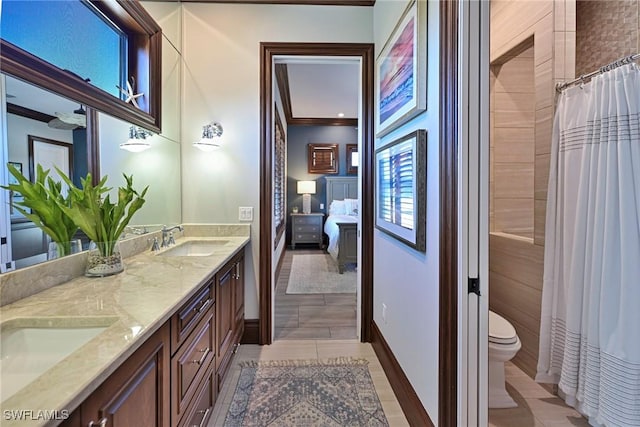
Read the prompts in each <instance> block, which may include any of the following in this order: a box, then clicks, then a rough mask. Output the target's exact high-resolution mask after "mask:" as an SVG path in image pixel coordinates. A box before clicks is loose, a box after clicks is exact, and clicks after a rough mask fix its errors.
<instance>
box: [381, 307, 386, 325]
mask: <svg viewBox="0 0 640 427" xmlns="http://www.w3.org/2000/svg"><path fill="white" fill-rule="evenodd" d="M382 323H384V324H385V325H386V324H387V304H385V303H382Z"/></svg>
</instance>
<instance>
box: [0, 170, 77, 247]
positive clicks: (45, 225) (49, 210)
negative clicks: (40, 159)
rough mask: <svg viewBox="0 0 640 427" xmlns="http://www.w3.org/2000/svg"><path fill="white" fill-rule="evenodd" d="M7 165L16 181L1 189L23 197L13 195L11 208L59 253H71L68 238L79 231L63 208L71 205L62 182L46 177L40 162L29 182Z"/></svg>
mask: <svg viewBox="0 0 640 427" xmlns="http://www.w3.org/2000/svg"><path fill="white" fill-rule="evenodd" d="M7 167H8V168H9V172H10V173H11V175H13V176H14V178H15V179H16V180H17V181H18V183H17V184H9V185H7V186H3V187H2V188H5V189H7V190H11V191H13V192H14V193H20V194H21V195H22V197H23V198H22V200H16V199H15V198H13V201H12V205H13V208H14V209H15V210H17V211H18V212H20V213H21V214H22V215H24V216H25V217H26V218H27V219H29V220H30V221H32V222H33V223H34V224H35V225H36V226H37V227H39V228H40V229H41V230H42V231H44V232H45V233H46V234H47V235H48V236H49V237H51V240H53V241H54V242H56V243H57V245H58V255H59V256H64V255H68V254H70V253H71V239H72V238H73V235H74V234H75V233H76V231H78V226H77V225H76V224H75V222H74V221H73V219H72V218H70V217H69V216H68V215H67V214H66V213H65V209H69V208H70V207H71V196H70V194H67V195H65V194H63V191H62V183H61V182H57V181H54V180H53V179H52V178H51V177H50V176H48V175H49V169H47V170H44V169H43V168H42V166H41V165H37V170H36V180H35V182H31V181H29V180H28V179H27V178H26V177H25V176H24V175H22V174H21V173H20V171H18V169H16V168H15V167H14V166H13V165H12V164H8V165H7ZM58 173H60V171H58Z"/></svg>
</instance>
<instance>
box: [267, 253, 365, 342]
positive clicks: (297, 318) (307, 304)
mask: <svg viewBox="0 0 640 427" xmlns="http://www.w3.org/2000/svg"><path fill="white" fill-rule="evenodd" d="M321 253H326V252H325V251H323V250H320V249H296V250H291V249H287V250H286V251H285V254H284V259H283V261H282V268H281V269H280V275H279V276H278V280H277V282H276V300H275V308H274V311H275V340H281V339H287V340H289V339H348V338H356V336H357V335H356V294H296V295H287V293H286V292H287V284H288V283H289V274H290V272H291V263H292V261H293V255H294V254H302V255H304V254H321Z"/></svg>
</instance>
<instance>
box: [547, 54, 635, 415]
mask: <svg viewBox="0 0 640 427" xmlns="http://www.w3.org/2000/svg"><path fill="white" fill-rule="evenodd" d="M547 197H548V199H547V217H546V230H545V253H544V283H543V292H542V319H541V325H540V353H539V357H538V374H537V377H536V380H537V381H539V382H551V383H557V384H558V386H559V388H560V390H561V392H562V393H564V394H565V395H566V396H565V400H566V401H567V403H569V404H570V405H572V406H574V407H575V408H576V409H578V410H579V411H580V412H581V413H583V414H585V415H587V416H588V417H589V421H590V423H591V424H593V425H606V426H624V427H630V426H640V69H639V68H638V67H637V66H636V65H635V64H629V65H625V66H622V67H619V68H616V69H614V70H612V71H608V72H605V73H603V74H601V75H599V76H597V77H595V78H593V79H592V80H591V82H589V83H588V84H585V85H584V86H583V87H580V86H576V87H571V88H569V89H566V90H565V91H564V92H563V93H562V94H561V95H560V97H559V100H558V105H557V108H556V116H555V121H554V129H553V140H552V147H551V164H550V171H549V191H548V195H547Z"/></svg>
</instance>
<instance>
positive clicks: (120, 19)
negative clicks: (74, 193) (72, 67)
mask: <svg viewBox="0 0 640 427" xmlns="http://www.w3.org/2000/svg"><path fill="white" fill-rule="evenodd" d="M90 3H91V4H92V5H94V6H95V7H96V8H98V9H99V10H100V11H101V12H102V13H104V14H105V16H107V17H108V18H109V19H111V20H112V21H113V22H114V23H116V24H117V25H118V26H119V27H120V28H121V29H122V30H123V31H124V32H125V33H126V34H127V35H128V36H129V41H130V45H129V48H128V52H127V54H128V62H129V74H130V75H132V76H133V77H134V78H135V80H136V82H137V85H138V88H137V90H140V91H142V92H144V93H145V95H146V97H147V99H148V108H149V112H148V113H147V112H145V111H142V110H140V109H138V108H136V107H134V106H133V105H131V104H129V103H126V102H124V101H123V100H122V99H120V98H117V97H115V96H113V95H110V94H109V93H107V92H105V91H103V90H102V89H99V88H97V87H96V86H93V85H92V84H90V83H87V82H85V81H84V80H83V79H82V78H80V77H79V76H77V75H75V74H73V73H70V72H68V71H64V70H62V69H60V68H58V67H56V66H54V65H52V64H50V63H48V62H46V61H43V60H42V59H40V58H38V57H36V56H34V55H32V54H30V53H28V52H26V51H24V50H22V49H20V48H19V47H17V46H15V45H13V44H12V43H9V42H7V41H5V40H3V39H0V71H2V72H3V73H6V74H10V75H12V76H13V77H16V78H19V79H21V80H24V81H26V82H29V83H32V84H34V85H36V86H39V87H41V88H43V89H47V90H49V91H51V92H55V93H57V94H59V95H62V96H64V97H67V98H69V99H72V100H74V101H77V102H80V103H82V104H84V105H86V106H87V107H92V108H95V109H96V110H99V111H102V112H104V113H106V114H109V115H111V116H113V117H117V118H120V119H122V120H124V121H126V122H129V123H131V124H134V125H138V126H141V127H143V128H145V129H148V130H150V131H153V132H156V133H160V130H161V114H160V113H161V85H162V78H161V69H162V68H161V67H162V29H161V28H160V26H158V24H157V23H156V22H155V21H154V20H153V18H152V17H151V16H150V15H149V14H148V13H147V11H146V10H145V9H144V8H143V7H142V5H140V3H139V2H137V1H126V0H117V1H113V2H104V1H90ZM87 113H89V112H88V111H87ZM88 118H89V117H87V119H88ZM96 127H97V126H96ZM90 170H91V169H90ZM96 175H97V174H96Z"/></svg>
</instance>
